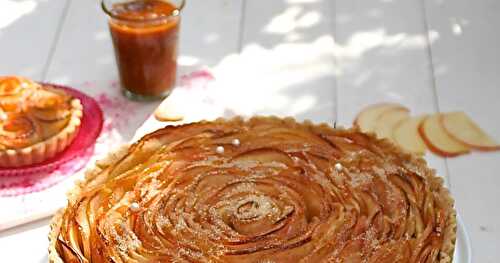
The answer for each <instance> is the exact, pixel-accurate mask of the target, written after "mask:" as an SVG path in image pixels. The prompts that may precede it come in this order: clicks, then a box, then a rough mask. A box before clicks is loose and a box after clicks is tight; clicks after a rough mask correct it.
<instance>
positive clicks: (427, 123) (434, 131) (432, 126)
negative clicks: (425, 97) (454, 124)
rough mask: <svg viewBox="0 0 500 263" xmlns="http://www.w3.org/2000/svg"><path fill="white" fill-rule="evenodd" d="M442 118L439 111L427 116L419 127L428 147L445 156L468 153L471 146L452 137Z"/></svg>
mask: <svg viewBox="0 0 500 263" xmlns="http://www.w3.org/2000/svg"><path fill="white" fill-rule="evenodd" d="M440 118H441V114H439V113H438V114H434V115H431V116H427V117H426V118H425V119H424V120H423V121H422V123H421V124H420V125H419V127H418V132H419V134H420V136H422V139H423V140H424V142H425V144H426V145H427V147H428V148H429V149H430V150H431V151H432V152H434V153H435V154H438V155H441V156H443V157H453V156H458V155H461V154H465V153H468V152H469V151H470V150H469V147H467V145H465V144H463V143H461V142H459V141H457V140H455V139H454V138H453V137H451V136H450V135H449V134H448V133H447V132H446V130H445V129H444V127H443V125H442V123H441V120H440Z"/></svg>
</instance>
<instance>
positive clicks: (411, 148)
mask: <svg viewBox="0 0 500 263" xmlns="http://www.w3.org/2000/svg"><path fill="white" fill-rule="evenodd" d="M425 117H426V116H418V117H412V118H407V119H404V120H402V121H400V122H398V123H397V124H396V125H395V126H394V130H393V132H392V138H393V139H394V141H395V142H396V143H397V144H399V146H401V147H402V148H403V149H405V150H406V151H408V152H412V153H416V154H420V155H423V154H425V150H426V147H425V142H424V141H423V140H422V137H420V135H419V134H418V126H419V125H420V123H422V121H423V120H424V119H425Z"/></svg>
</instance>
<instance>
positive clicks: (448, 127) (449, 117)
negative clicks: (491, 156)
mask: <svg viewBox="0 0 500 263" xmlns="http://www.w3.org/2000/svg"><path fill="white" fill-rule="evenodd" d="M440 120H441V123H442V125H443V127H444V129H445V131H446V132H447V133H448V135H450V136H451V137H453V138H454V139H456V140H458V141H460V142H461V143H463V144H465V145H467V146H469V147H471V148H474V149H477V150H481V151H492V150H499V149H500V144H499V143H498V142H496V141H495V140H494V139H493V138H491V137H490V136H489V135H488V134H486V132H484V131H483V130H482V129H481V128H480V127H479V126H478V125H477V124H476V123H475V122H474V121H473V120H472V119H471V118H469V116H467V114H465V113H464V112H461V111H459V112H450V113H446V114H442V115H441V118H440Z"/></svg>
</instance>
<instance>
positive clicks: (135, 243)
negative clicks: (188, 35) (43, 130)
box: [49, 117, 456, 263]
mask: <svg viewBox="0 0 500 263" xmlns="http://www.w3.org/2000/svg"><path fill="white" fill-rule="evenodd" d="M455 227H456V222H455V212H454V210H453V201H452V199H451V198H450V197H449V193H448V191H447V190H446V189H445V188H444V187H443V186H442V180H441V179H440V178H438V177H436V176H435V175H434V172H433V171H432V170H431V169H429V168H427V166H426V164H425V162H424V161H423V160H422V159H419V158H417V157H414V156H412V155H409V154H406V153H402V152H401V151H400V149H399V148H397V147H395V146H393V145H392V144H391V143H389V142H388V141H386V140H377V139H375V138H374V137H373V136H371V135H366V134H363V133H361V132H359V131H358V130H343V129H332V128H330V127H328V126H327V125H324V124H323V125H313V124H311V123H309V122H304V123H297V122H295V121H294V120H293V119H278V118H271V117H268V118H264V117H256V118H252V119H250V120H247V121H244V120H242V119H240V118H235V119H232V120H216V121H214V122H200V123H194V124H188V125H183V126H176V127H172V126H171V127H166V128H164V129H161V130H158V131H157V132H154V133H152V134H150V135H147V136H145V137H144V138H142V139H141V140H140V141H139V142H137V143H136V144H134V145H133V146H131V147H130V148H127V149H124V150H121V151H119V152H117V153H114V154H113V155H111V157H109V158H108V159H107V160H104V161H101V162H98V163H97V166H96V168H95V169H94V170H92V171H90V172H89V173H88V174H87V177H86V179H85V181H83V182H81V183H79V184H78V185H77V187H76V189H75V190H74V191H72V192H71V193H70V194H69V202H68V206H67V207H66V208H65V209H64V210H61V211H60V212H59V213H58V214H57V215H56V216H55V218H54V221H53V225H52V230H51V235H50V240H51V247H50V249H49V251H50V253H49V260H50V261H51V262H94V263H96V262H377V263H380V262H451V257H452V255H453V249H454V241H455Z"/></svg>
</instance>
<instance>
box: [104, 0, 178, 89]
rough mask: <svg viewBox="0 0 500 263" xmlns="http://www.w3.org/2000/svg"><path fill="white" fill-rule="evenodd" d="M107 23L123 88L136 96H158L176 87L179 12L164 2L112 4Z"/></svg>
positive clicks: (138, 1) (154, 0) (155, 0)
mask: <svg viewBox="0 0 500 263" xmlns="http://www.w3.org/2000/svg"><path fill="white" fill-rule="evenodd" d="M111 13H112V18H111V19H110V21H109V26H110V31H111V36H112V39H113V45H114V47H115V55H116V62H117V64H118V69H119V72H120V80H121V84H122V86H123V87H124V88H125V89H127V90H129V91H131V92H133V93H135V94H139V95H144V96H161V95H163V94H165V93H168V92H169V91H170V90H171V89H172V88H173V86H174V84H175V79H176V70H177V63H176V60H177V40H178V33H179V16H177V15H176V14H177V13H178V9H177V7H176V6H174V5H173V4H171V3H169V2H167V1H160V0H149V1H148V0H137V1H130V2H125V3H120V4H115V5H113V8H112V10H111Z"/></svg>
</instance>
